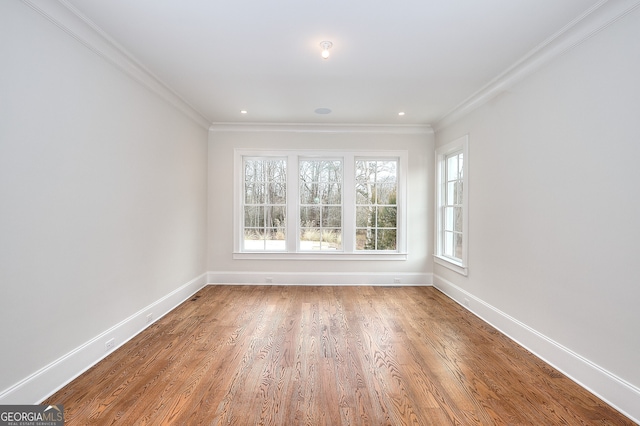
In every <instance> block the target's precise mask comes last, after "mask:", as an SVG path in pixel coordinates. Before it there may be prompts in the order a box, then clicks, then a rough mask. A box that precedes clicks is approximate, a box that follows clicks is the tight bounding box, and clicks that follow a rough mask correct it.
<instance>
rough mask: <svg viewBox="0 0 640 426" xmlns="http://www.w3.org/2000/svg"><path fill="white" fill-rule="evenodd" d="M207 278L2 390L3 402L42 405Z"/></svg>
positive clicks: (203, 277) (0, 395)
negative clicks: (107, 348) (107, 346)
mask: <svg viewBox="0 0 640 426" xmlns="http://www.w3.org/2000/svg"><path fill="white" fill-rule="evenodd" d="M207 277H208V274H207V273H204V274H202V275H200V276H199V277H196V278H194V279H193V280H191V281H189V282H188V283H186V284H184V285H182V286H180V287H178V288H177V289H175V290H174V291H172V292H171V293H169V294H167V295H166V296H164V297H162V298H160V299H158V300H157V301H155V302H153V303H151V304H150V305H148V306H146V307H145V308H143V309H141V310H139V311H138V312H136V313H135V314H133V315H131V316H129V317H128V318H126V319H124V320H122V321H121V322H119V323H118V324H116V325H114V326H113V327H111V328H109V329H108V330H105V331H104V332H102V333H100V334H98V335H97V336H96V337H94V338H93V339H91V340H89V341H87V342H85V343H84V344H82V345H80V346H78V347H77V348H76V349H74V350H72V351H71V352H69V353H67V354H65V355H63V356H62V357H60V358H58V359H57V360H55V361H53V362H52V363H50V364H49V365H46V366H44V367H42V368H41V369H40V370H38V371H36V372H34V373H33V374H31V375H30V376H28V377H26V378H24V379H23V380H21V381H20V382H18V383H16V384H15V385H13V386H11V387H9V388H7V389H5V390H3V391H2V392H0V404H2V405H5V404H34V403H35V404H39V403H40V402H42V401H43V400H45V399H46V398H47V397H49V396H50V395H52V394H53V393H54V392H56V391H58V390H59V389H61V388H62V387H63V386H65V385H67V384H68V383H69V382H71V381H72V380H73V379H75V378H76V377H78V376H79V375H81V374H82V373H84V372H85V371H87V370H88V369H89V368H91V367H92V366H93V365H95V364H96V363H98V362H99V361H100V360H102V359H103V358H105V357H106V356H107V355H109V354H110V353H111V352H113V351H114V350H115V349H117V348H118V347H120V346H122V345H123V344H125V343H126V342H128V341H129V340H131V339H132V338H133V337H135V336H136V335H137V334H139V333H140V332H142V331H143V330H144V329H145V328H147V327H148V326H150V325H151V324H152V323H147V314H149V313H153V322H155V321H157V320H158V319H160V318H162V317H163V316H164V315H166V314H167V313H168V312H170V311H171V310H173V309H174V308H176V307H177V306H178V305H179V304H181V303H182V302H184V301H185V300H186V299H188V298H189V297H191V295H193V294H194V293H195V292H197V291H198V290H200V289H201V288H203V287H204V286H205V285H206V284H207ZM110 339H115V347H114V348H113V349H111V350H110V351H108V352H106V351H105V342H106V341H107V340H110Z"/></svg>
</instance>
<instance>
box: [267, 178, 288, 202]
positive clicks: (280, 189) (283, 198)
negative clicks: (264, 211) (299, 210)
mask: <svg viewBox="0 0 640 426" xmlns="http://www.w3.org/2000/svg"><path fill="white" fill-rule="evenodd" d="M267 187H268V192H267V195H268V197H269V198H268V200H267V202H268V203H270V204H285V203H286V202H287V185H286V183H284V182H270V183H268V184H267Z"/></svg>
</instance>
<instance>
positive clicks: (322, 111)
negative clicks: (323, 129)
mask: <svg viewBox="0 0 640 426" xmlns="http://www.w3.org/2000/svg"><path fill="white" fill-rule="evenodd" d="M314 112H315V113H316V114H323V115H324V114H331V110H330V109H329V108H316V109H315V111H314Z"/></svg>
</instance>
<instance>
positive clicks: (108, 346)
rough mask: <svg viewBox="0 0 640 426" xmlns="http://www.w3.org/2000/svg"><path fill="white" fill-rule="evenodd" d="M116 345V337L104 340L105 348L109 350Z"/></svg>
mask: <svg viewBox="0 0 640 426" xmlns="http://www.w3.org/2000/svg"><path fill="white" fill-rule="evenodd" d="M115 346H116V339H109V340H107V341H106V342H104V348H105V350H107V351H110V350H111V349H113V348H114V347H115Z"/></svg>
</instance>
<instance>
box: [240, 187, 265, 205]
mask: <svg viewBox="0 0 640 426" xmlns="http://www.w3.org/2000/svg"><path fill="white" fill-rule="evenodd" d="M244 191H245V192H244V202H245V204H263V203H264V202H265V200H264V194H265V186H264V184H263V183H250V182H248V183H246V184H245V190H244Z"/></svg>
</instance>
